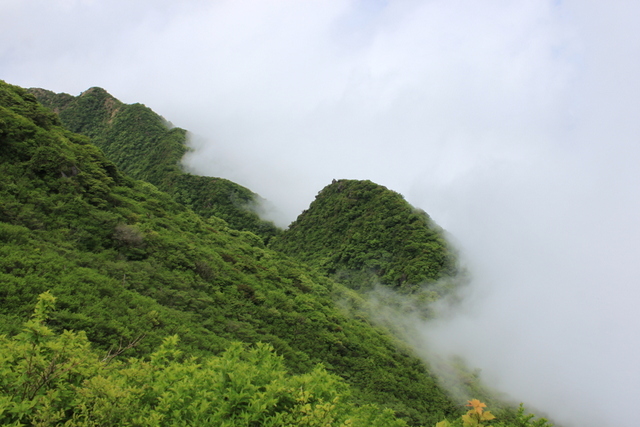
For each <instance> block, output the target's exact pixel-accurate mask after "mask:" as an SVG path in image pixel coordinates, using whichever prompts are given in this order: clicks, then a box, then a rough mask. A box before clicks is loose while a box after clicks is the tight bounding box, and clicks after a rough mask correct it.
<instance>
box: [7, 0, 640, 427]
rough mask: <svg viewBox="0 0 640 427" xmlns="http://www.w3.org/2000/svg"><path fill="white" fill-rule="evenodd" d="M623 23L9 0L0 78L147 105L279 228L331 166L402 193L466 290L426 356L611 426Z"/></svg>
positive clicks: (627, 158)
mask: <svg viewBox="0 0 640 427" xmlns="http://www.w3.org/2000/svg"><path fill="white" fill-rule="evenodd" d="M637 16H638V10H637V7H636V6H635V5H633V4H632V3H630V2H613V3H607V4H605V3H595V2H576V1H562V2H557V1H555V2H550V1H549V2H540V1H515V0H514V1H509V0H488V1H484V2H465V1H462V0H457V1H446V2H445V1H439V0H432V1H411V0H397V1H389V2H383V1H380V2H369V1H364V0H336V1H332V2H326V1H322V2H321V1H309V2H294V1H257V0H255V1H249V0H246V1H235V2H233V1H226V0H220V1H211V2H209V1H207V2H205V1H196V0H192V1H185V2H169V1H162V2H158V1H154V2H151V1H137V2H129V1H123V0H119V1H108V2H107V1H106V0H103V1H99V0H94V1H75V2H74V1H66V2H54V1H35V0H34V1H22V2H15V1H8V2H3V3H2V5H0V77H2V78H3V79H5V80H7V81H8V82H10V83H14V84H19V85H22V86H40V87H45V88H49V89H52V90H56V91H66V92H70V93H74V94H77V93H79V92H81V91H82V90H85V89H86V88H88V87H90V86H103V87H105V88H106V89H107V90H109V91H110V92H111V93H113V94H114V95H115V96H116V97H118V98H120V99H122V100H123V101H125V102H143V103H145V104H147V105H148V106H150V107H151V108H153V109H154V110H156V111H157V112H159V113H160V114H162V115H164V116H165V117H166V118H167V119H169V120H171V121H172V122H173V123H175V124H176V125H177V126H181V127H185V128H187V129H189V130H190V131H192V132H193V133H194V134H195V135H196V139H195V141H198V144H200V145H199V147H200V148H199V149H198V151H197V154H196V155H195V156H193V157H192V159H191V165H192V167H194V168H196V169H197V170H199V171H200V172H202V173H207V174H211V175H221V176H224V177H227V178H230V179H233V180H235V181H237V182H240V183H242V184H244V185H247V186H248V187H250V188H251V189H253V190H254V191H257V192H258V193H260V194H261V195H262V196H264V197H266V198H267V199H269V200H271V201H272V202H274V203H275V204H276V205H278V206H279V207H280V208H281V209H282V210H283V211H284V215H285V217H286V220H291V219H293V218H294V217H295V215H297V213H298V212H299V211H301V210H302V209H304V208H306V207H307V206H308V204H309V203H310V202H311V200H312V199H313V197H314V195H315V194H316V193H317V192H318V191H319V190H320V189H321V188H322V187H323V186H324V185H326V184H328V183H329V182H331V179H332V178H362V179H371V180H373V181H376V182H379V183H381V184H384V185H387V186H388V187H390V188H392V189H394V190H397V191H399V192H401V193H403V194H405V195H406V196H407V198H408V200H409V201H410V202H412V203H413V204H415V205H418V206H419V207H421V208H423V209H425V210H426V211H428V212H429V213H430V214H431V216H432V217H433V218H434V219H435V220H436V221H438V222H439V223H440V224H441V225H443V226H444V227H445V228H447V229H448V230H449V231H450V232H451V233H452V234H453V235H454V236H455V237H456V239H457V241H458V243H459V245H460V246H461V247H462V249H463V251H464V253H465V254H466V256H467V258H468V259H469V262H470V263H471V265H472V268H473V271H474V277H475V281H476V282H475V283H476V290H475V292H477V293H478V294H480V295H483V294H484V297H483V298H484V301H485V302H484V304H483V305H482V307H483V308H481V309H478V310H475V311H473V313H472V314H468V315H466V316H461V317H460V318H458V319H456V320H454V321H452V323H450V324H447V325H442V326H441V329H439V330H438V331H439V332H438V331H434V332H431V333H432V334H436V335H437V336H440V337H444V338H442V339H440V340H439V341H438V342H439V343H441V345H442V346H443V348H445V349H446V348H450V349H453V350H458V351H462V352H464V353H466V355H467V357H468V358H469V359H470V360H471V361H472V362H473V363H476V364H477V365H478V366H479V367H481V368H483V371H484V372H485V374H486V375H487V376H490V377H491V378H492V379H493V380H494V381H495V382H496V383H498V384H500V385H501V386H502V387H503V388H504V389H505V390H506V391H508V392H510V393H512V394H514V395H516V397H517V398H520V399H523V400H526V401H530V402H531V403H532V404H535V405H538V406H540V407H541V408H542V409H546V410H548V411H549V412H550V413H551V415H554V416H557V417H558V418H559V419H562V420H565V419H571V420H574V421H575V424H576V425H580V426H589V425H621V426H622V425H629V426H631V425H632V421H631V420H632V417H631V416H630V414H631V408H630V406H629V405H628V397H632V396H635V395H638V392H639V389H638V386H637V384H638V383H640V381H639V380H640V372H639V371H638V369H637V368H635V364H634V362H635V360H637V359H638V356H640V338H639V337H640V331H639V326H638V325H640V318H639V317H640V316H639V315H638V314H637V311H636V310H634V306H633V304H634V302H635V301H638V299H639V297H640V291H638V286H637V285H636V283H637V278H638V271H637V269H638V267H636V265H638V263H637V262H636V258H637V255H638V253H639V251H638V247H637V242H638V241H640V239H639V237H640V236H639V234H640V227H639V226H638V225H637V218H638V213H639V212H638V211H639V210H640V209H639V208H640V200H639V195H640V193H639V192H638V191H637V183H638V182H640V180H639V179H638V178H640V176H639V172H638V171H637V165H638V164H639V162H638V160H639V153H638V148H637V147H638V144H637V141H638V137H639V136H640V121H638V120H637V117H638V113H639V111H640V96H639V95H640V83H639V80H638V79H637V78H636V74H637V69H638V65H639V61H640V60H639V59H638V58H640V55H639V53H640V52H639V50H640V37H638V34H637V29H636V27H637V26H636V25H635V22H634V20H635V18H636V17H637ZM484 307H486V309H485V308H484ZM472 327H473V330H478V329H480V330H482V331H484V332H485V333H486V334H487V336H488V338H489V339H488V342H489V344H487V339H485V338H483V339H482V340H480V341H473V338H472V337H471V335H470V334H469V333H468V331H470V330H471V329H472ZM453 332H455V333H453ZM469 342H472V343H473V345H472V346H469V345H468V344H467V343H469ZM584 402H589V403H588V404H585V403H584ZM603 419H604V420H605V421H602V420H603ZM589 423H591V424H589Z"/></svg>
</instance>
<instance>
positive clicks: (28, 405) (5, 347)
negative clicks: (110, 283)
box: [0, 292, 406, 427]
mask: <svg viewBox="0 0 640 427" xmlns="http://www.w3.org/2000/svg"><path fill="white" fill-rule="evenodd" d="M54 301H55V298H54V297H53V296H52V295H51V294H50V293H48V292H47V293H43V294H42V295H40V298H39V300H38V303H37V304H36V308H35V311H34V314H33V316H32V319H31V320H29V321H28V322H27V323H25V325H24V329H23V331H22V332H21V333H20V334H18V335H16V336H14V337H12V338H8V337H7V336H1V337H0V423H1V424H2V425H11V426H21V425H34V426H38V425H40V426H46V425H62V424H64V425H66V426H122V425H137V426H229V427H231V426H273V427H276V426H362V427H376V426H380V427H383V426H398V427H400V426H404V425H406V424H405V423H404V422H403V421H401V420H398V419H396V418H395V417H394V415H393V412H392V411H390V410H388V409H387V410H381V409H380V408H377V407H376V406H375V405H368V406H362V407H356V406H355V405H354V404H353V403H352V402H351V401H350V394H349V387H348V385H347V384H346V383H344V382H343V381H342V380H341V379H340V378H338V377H337V376H335V375H331V374H329V373H327V371H326V370H324V369H323V368H322V367H320V366H317V367H316V368H315V369H314V370H312V371H311V372H309V373H307V374H303V375H290V374H289V373H288V372H287V369H286V368H285V366H284V363H283V359H282V358H281V357H279V356H277V355H276V354H275V353H274V351H273V347H271V346H270V345H268V344H257V345H255V346H253V347H247V346H246V345H243V344H240V343H234V344H232V345H231V346H230V347H229V348H228V349H227V350H226V351H225V352H224V353H223V354H222V355H220V356H218V357H207V358H204V359H200V360H199V359H195V358H185V357H182V355H181V352H180V351H179V350H177V348H176V345H177V341H178V337H177V336H173V337H169V338H167V339H166V340H165V341H164V343H163V344H162V345H161V346H160V348H159V349H158V350H157V351H155V352H154V353H153V354H151V356H150V357H149V359H138V358H131V359H127V360H119V359H120V358H115V357H113V355H107V356H103V357H100V356H99V355H98V353H97V352H96V351H94V350H93V349H92V348H91V346H90V344H89V341H88V340H87V338H86V335H85V334H84V333H81V332H80V333H74V332H70V331H65V332H63V333H62V334H56V333H54V332H53V331H52V330H51V329H50V328H49V327H47V326H46V321H47V318H48V314H49V312H50V310H51V309H52V308H53V304H54Z"/></svg>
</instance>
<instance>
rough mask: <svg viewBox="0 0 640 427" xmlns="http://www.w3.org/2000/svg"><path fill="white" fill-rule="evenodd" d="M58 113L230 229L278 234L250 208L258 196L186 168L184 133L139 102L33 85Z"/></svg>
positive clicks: (127, 167) (136, 172)
mask: <svg viewBox="0 0 640 427" xmlns="http://www.w3.org/2000/svg"><path fill="white" fill-rule="evenodd" d="M29 91H30V92H31V93H32V94H34V95H35V96H36V98H38V100H39V101H40V102H41V103H42V104H43V105H45V106H46V107H48V108H51V109H52V110H54V111H55V112H56V113H58V115H59V116H60V119H61V120H62V123H63V124H64V125H65V126H66V127H67V128H68V129H70V130H71V131H73V132H77V133H81V134H83V135H86V136H89V137H90V138H91V142H92V143H94V144H96V145H97V146H98V147H100V149H102V151H104V153H105V155H106V156H107V158H108V159H109V160H111V161H113V162H114V163H115V164H116V165H117V166H118V168H119V169H120V170H122V171H123V172H125V173H126V174H128V175H129V176H131V177H133V178H136V179H141V180H144V181H147V182H150V183H152V184H154V185H155V186H157V187H158V188H159V189H160V190H162V191H165V192H167V193H169V194H171V195H172V196H174V197H175V199H176V200H177V201H178V202H179V203H182V204H184V205H185V206H188V207H189V208H191V209H192V210H194V211H195V212H197V213H198V214H199V215H201V216H203V217H205V218H208V217H210V216H216V217H219V218H222V219H224V220H225V221H227V222H228V223H229V225H230V226H231V227H232V228H236V229H239V230H248V231H252V232H254V233H256V234H258V235H260V236H262V237H263V238H264V239H265V240H269V239H270V238H271V237H272V236H274V235H276V234H278V232H279V230H278V229H277V228H276V227H275V226H274V224H273V223H270V222H266V221H263V220H261V219H260V218H259V217H258V215H257V214H256V213H255V212H253V211H251V207H252V206H254V205H255V204H256V203H257V202H258V199H259V196H258V195H257V194H255V193H253V192H251V191H250V190H249V189H247V188H245V187H242V186H240V185H238V184H236V183H234V182H232V181H229V180H226V179H223V178H211V177H203V176H195V175H191V174H188V173H185V172H183V171H182V169H181V167H180V161H181V159H182V157H183V155H184V154H185V153H186V152H187V150H188V147H187V145H186V131H185V130H184V129H180V128H174V127H171V125H170V124H169V123H168V122H167V121H166V120H164V119H163V118H162V117H161V116H159V115H157V114H156V113H154V112H153V111H152V110H151V109H149V108H147V107H145V106H144V105H141V104H131V105H129V104H124V103H122V102H120V101H118V100H117V99H116V98H114V97H113V96H111V95H110V94H109V93H107V92H106V91H105V90H104V89H101V88H91V89H89V90H87V91H85V92H83V93H82V94H80V95H79V96H77V97H74V96H71V95H69V94H66V93H60V94H56V93H53V92H51V91H47V90H44V89H29Z"/></svg>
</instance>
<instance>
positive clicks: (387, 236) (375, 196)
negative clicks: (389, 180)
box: [272, 180, 456, 292]
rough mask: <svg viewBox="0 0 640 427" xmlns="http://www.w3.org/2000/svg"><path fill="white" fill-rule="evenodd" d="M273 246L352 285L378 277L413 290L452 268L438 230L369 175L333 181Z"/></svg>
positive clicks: (453, 264)
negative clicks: (362, 177)
mask: <svg viewBox="0 0 640 427" xmlns="http://www.w3.org/2000/svg"><path fill="white" fill-rule="evenodd" d="M272 247H273V248H274V249H277V250H280V251H282V252H284V253H286V254H289V255H291V256H293V257H295V258H297V259H299V260H301V261H304V262H306V263H308V264H310V265H314V266H317V267H319V268H320V270H321V271H323V272H325V273H327V274H328V275H330V276H332V277H334V278H335V279H337V280H339V281H340V282H342V283H345V284H347V285H348V286H349V287H351V288H354V289H361V290H365V289H369V288H370V287H371V286H372V285H373V284H375V283H380V284H382V285H386V286H390V287H393V288H395V289H398V290H402V291H407V292H412V291H414V290H416V289H418V288H419V287H420V286H422V285H425V284H429V283H431V284H433V283H434V282H436V281H437V280H438V279H441V278H443V277H448V276H453V275H455V274H456V258H455V256H454V254H453V253H452V252H451V250H450V248H449V246H448V245H447V243H446V241H445V239H444V238H443V232H442V230H441V229H440V228H439V227H438V226H437V225H436V224H434V223H433V221H432V220H431V219H430V218H429V216H427V214H426V213H424V212H422V211H419V210H417V209H415V208H413V207H412V206H411V205H409V203H407V202H406V201H405V200H404V198H403V197H402V196H401V195H400V194H398V193H395V192H393V191H391V190H388V189H387V188H385V187H383V186H381V185H377V184H374V183H373V182H371V181H355V180H339V181H334V182H333V183H332V184H331V185H328V186H327V187H325V188H324V189H323V190H322V191H321V192H320V193H319V194H318V196H317V197H316V199H315V200H314V201H313V203H311V206H309V209H307V210H306V211H304V212H303V213H302V214H301V215H300V216H299V217H298V218H297V219H296V221H294V222H293V223H292V224H291V226H290V227H289V229H288V230H286V231H285V232H284V233H283V234H282V235H281V236H280V237H278V238H277V239H276V240H275V241H274V242H273V243H272ZM439 290H440V291H442V289H441V288H439Z"/></svg>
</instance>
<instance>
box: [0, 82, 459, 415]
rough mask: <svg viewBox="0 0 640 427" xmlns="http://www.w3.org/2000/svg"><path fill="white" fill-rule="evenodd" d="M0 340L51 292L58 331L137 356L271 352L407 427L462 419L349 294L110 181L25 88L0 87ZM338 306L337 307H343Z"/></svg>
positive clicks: (110, 166)
mask: <svg viewBox="0 0 640 427" xmlns="http://www.w3.org/2000/svg"><path fill="white" fill-rule="evenodd" d="M0 177H1V178H0V243H1V244H0V301H1V304H0V332H1V333H8V334H15V333H16V332H18V331H19V330H20V328H21V325H22V323H23V320H24V319H25V318H26V317H27V316H28V313H29V312H30V311H31V308H32V307H33V305H34V303H35V301H36V298H37V296H38V295H39V294H41V293H43V292H45V291H47V290H50V291H51V292H52V293H53V295H55V296H56V297H57V298H58V303H57V306H58V311H57V312H56V313H55V314H54V315H53V317H52V318H51V320H50V321H49V325H50V326H51V327H53V328H54V329H55V330H56V331H61V330H63V329H74V330H77V331H79V330H82V331H85V332H86V334H87V336H88V338H89V339H90V340H91V341H92V342H93V343H94V345H96V346H97V348H98V349H102V350H103V351H106V350H107V349H108V348H116V349H117V348H118V347H120V346H126V345H127V343H129V342H132V341H136V340H137V339H138V338H140V337H142V339H141V340H140V342H139V343H138V344H137V345H136V346H135V347H134V348H132V349H130V350H128V353H127V354H129V355H138V356H145V355H148V354H149V353H150V352H151V351H153V350H154V349H156V348H158V346H159V344H160V343H161V341H162V339H163V338H164V337H166V336H169V335H174V334H177V335H179V337H180V349H181V350H183V351H184V352H186V354H189V355H194V356H202V357H205V356H207V355H211V354H219V353H220V352H221V351H222V350H223V349H225V348H227V347H228V346H229V345H230V343H231V342H232V341H242V342H245V343H257V342H266V343H269V344H271V345H273V347H274V348H275V350H276V352H277V353H279V354H281V355H282V356H283V357H284V361H285V364H286V366H287V369H289V370H290V371H291V372H292V373H294V374H299V373H304V372H310V371H311V370H312V369H313V368H314V366H315V365H316V364H317V363H322V364H323V365H324V366H325V367H326V368H327V370H328V371H329V372H331V373H334V374H337V375H339V376H341V377H342V378H344V379H345V380H346V381H347V382H348V383H349V384H350V385H351V387H352V388H353V399H354V402H355V403H360V404H364V403H378V404H379V405H381V406H383V407H388V408H392V409H393V410H395V411H396V412H397V414H398V415H400V416H401V417H402V418H404V419H405V420H407V421H408V422H409V423H410V424H412V425H420V424H433V423H434V422H435V421H439V420H440V419H442V417H443V416H445V415H452V414H453V415H455V414H458V413H459V407H458V406H457V405H455V404H454V403H453V402H452V401H451V400H450V399H449V398H448V397H447V395H446V394H445V393H444V392H443V390H442V389H441V388H440V387H439V386H438V385H437V382H436V380H435V379H434V378H433V376H432V375H431V374H430V373H429V372H428V371H427V369H426V368H425V366H424V365H423V364H422V363H421V362H420V361H419V360H417V359H416V358H414V357H413V356H412V355H411V353H410V352H409V351H407V350H406V349H404V348H403V347H402V346H401V345H400V344H399V343H398V342H396V341H394V340H393V339H392V338H390V337H389V336H388V335H387V334H386V333H385V332H384V331H382V330H379V329H376V328H375V327H372V326H371V325H370V324H369V323H368V322H367V321H366V319H365V318H364V317H363V316H360V315H359V314H358V306H359V304H361V300H360V298H359V297H358V296H357V294H355V293H353V292H351V291H349V290H347V289H346V288H344V287H342V286H341V285H339V284H337V283H335V282H333V281H331V280H329V279H327V278H326V277H323V276H322V275H320V274H319V273H317V272H315V271H314V270H312V269H310V268H308V267H306V266H305V265H303V264H301V263H299V262H297V261H294V260H293V259H291V258H288V257H287V256H285V255H283V254H280V253H278V252H274V251H273V250H271V249H268V248H266V247H265V246H264V244H263V243H262V240H261V239H260V238H259V237H258V236H256V235H255V234H253V233H251V232H248V231H237V230H233V229H230V228H229V227H228V226H227V224H226V223H225V222H224V221H221V220H219V219H217V218H216V217H213V216H212V217H209V218H202V217H200V216H198V215H196V214H194V213H193V212H192V211H191V210H189V209H187V208H185V207H184V206H182V205H181V204H179V203H177V202H175V201H174V200H173V198H172V197H170V196H169V195H167V194H166V193H162V192H160V191H158V190H157V189H156V188H155V187H153V186H151V185H149V184H146V183H144V182H141V181H136V180H133V179H131V178H128V177H127V176H125V175H123V174H122V173H121V172H119V170H118V168H117V167H116V166H115V165H114V163H112V162H111V161H109V160H107V159H106V158H105V156H104V155H103V154H102V152H101V151H100V150H98V149H97V148H96V147H95V146H94V145H92V144H90V142H89V139H88V138H86V137H84V136H80V135H77V134H73V133H71V132H69V131H68V130H66V129H64V128H63V127H61V126H60V121H59V119H58V117H57V116H56V115H55V114H53V113H51V112H50V111H48V110H46V109H44V108H42V107H41V106H40V105H39V104H38V103H37V101H36V99H35V97H33V96H32V95H30V94H29V93H27V92H26V91H25V90H23V89H21V88H18V87H15V86H10V85H7V84H6V83H4V82H0ZM335 300H340V301H341V302H342V304H341V307H342V308H338V307H337V306H336V304H335V303H334V301H335Z"/></svg>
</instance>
